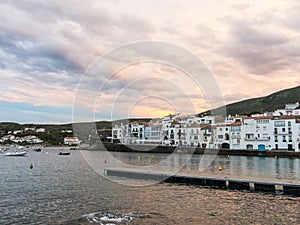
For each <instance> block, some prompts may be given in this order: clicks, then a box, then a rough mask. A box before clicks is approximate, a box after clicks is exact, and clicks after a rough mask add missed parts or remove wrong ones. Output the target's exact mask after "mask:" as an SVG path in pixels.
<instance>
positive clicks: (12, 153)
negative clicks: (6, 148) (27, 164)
mask: <svg viewBox="0 0 300 225" xmlns="http://www.w3.org/2000/svg"><path fill="white" fill-rule="evenodd" d="M26 154H27V152H6V153H4V156H25V155H26Z"/></svg>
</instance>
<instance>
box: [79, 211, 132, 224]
mask: <svg viewBox="0 0 300 225" xmlns="http://www.w3.org/2000/svg"><path fill="white" fill-rule="evenodd" d="M82 218H85V219H87V220H88V222H89V223H98V224H101V225H117V224H121V223H124V222H131V221H132V220H133V217H132V216H128V215H114V214H113V213H108V212H93V213H89V214H85V215H83V216H82Z"/></svg>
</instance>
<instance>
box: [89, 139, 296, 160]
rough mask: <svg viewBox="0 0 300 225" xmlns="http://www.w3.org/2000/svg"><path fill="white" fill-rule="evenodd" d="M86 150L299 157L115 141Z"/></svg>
mask: <svg viewBox="0 0 300 225" xmlns="http://www.w3.org/2000/svg"><path fill="white" fill-rule="evenodd" d="M85 149H86V150H99V151H110V152H140V153H142V152H143V153H167V154H171V153H189V154H191V153H193V154H213V155H215V154H218V155H234V156H264V157H280V158H300V152H294V151H274V150H272V151H269V150H266V151H258V150H242V149H240V150H230V149H203V148H198V147H195V148H193V147H182V146H180V147H175V146H160V145H159V146H151V145H130V144H128V145H123V144H116V143H103V144H101V145H99V144H98V145H94V146H90V147H86V148H85Z"/></svg>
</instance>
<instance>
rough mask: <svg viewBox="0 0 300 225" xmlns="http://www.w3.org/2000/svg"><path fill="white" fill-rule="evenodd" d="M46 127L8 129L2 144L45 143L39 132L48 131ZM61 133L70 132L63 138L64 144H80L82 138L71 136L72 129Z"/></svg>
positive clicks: (2, 138) (3, 136)
mask: <svg viewBox="0 0 300 225" xmlns="http://www.w3.org/2000/svg"><path fill="white" fill-rule="evenodd" d="M46 132H47V130H46V129H45V128H36V127H25V128H24V129H22V130H12V131H7V133H6V134H4V135H2V137H1V138H0V144H7V143H9V144H23V145H24V144H43V143H44V140H42V139H41V138H39V137H38V134H41V133H46ZM61 133H66V134H70V136H67V137H65V138H64V139H63V144H64V145H79V144H80V140H79V139H78V138H77V137H74V136H71V135H72V133H73V131H72V130H61Z"/></svg>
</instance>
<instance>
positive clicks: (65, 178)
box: [0, 149, 300, 225]
mask: <svg viewBox="0 0 300 225" xmlns="http://www.w3.org/2000/svg"><path fill="white" fill-rule="evenodd" d="M47 151H49V154H46V153H45V152H29V154H28V156H27V157H21V158H18V157H4V156H3V155H1V154H0V175H1V176H0V190H1V191H0V224H1V225H3V224H4V225H6V224H72V225H74V224H91V222H92V220H93V219H95V220H97V221H98V222H99V221H100V222H99V223H98V224H100V223H102V224H105V222H106V223H109V224H122V223H125V224H249V223H250V224H299V223H300V216H299V198H294V197H290V196H280V195H266V194H260V193H249V192H235V191H224V190H214V189H208V188H199V187H194V186H180V185H174V184H155V185H150V186H144V187H133V186H125V185H121V184H120V183H114V182H110V181H109V180H107V179H105V178H103V177H102V176H100V175H99V174H97V173H95V171H94V170H93V169H94V168H93V169H92V168H90V167H89V165H88V164H87V163H86V162H87V161H86V160H84V158H83V155H82V154H85V155H84V157H85V158H89V163H95V165H96V164H97V165H99V166H98V167H97V169H99V171H100V169H101V168H102V169H103V168H105V167H114V161H113V160H112V159H113V158H114V157H115V156H116V155H117V156H118V160H122V161H123V162H124V164H126V162H128V163H129V162H130V163H131V164H133V163H134V164H136V165H145V164H147V163H148V164H149V163H154V165H158V163H159V162H161V161H162V160H163V161H164V162H163V164H164V166H165V167H166V168H167V167H178V166H179V167H181V166H183V168H182V170H181V171H180V172H182V173H183V172H184V173H199V174H212V175H216V176H218V175H219V176H229V175H231V176H245V177H249V176H252V177H257V176H259V177H263V178H268V179H274V178H275V179H290V180H294V181H296V180H297V181H299V159H277V160H276V159H273V158H261V157H240V156H239V157H233V156H232V157H229V158H228V157H227V156H218V157H217V158H216V159H215V160H214V161H213V163H211V164H210V165H209V166H208V168H207V169H206V170H205V171H202V172H199V163H200V164H201V160H202V159H203V165H204V164H205V163H206V162H208V161H209V159H208V161H205V160H207V159H205V158H203V156H201V155H195V156H193V157H192V158H191V159H190V161H189V162H188V163H186V164H185V162H186V161H187V159H188V158H189V157H188V156H186V155H184V154H179V155H172V156H170V157H169V156H168V155H165V154H155V155H154V156H153V155H152V154H135V153H110V154H111V158H109V159H107V158H105V155H103V153H102V152H88V151H86V152H82V154H81V152H80V151H72V152H71V155H70V156H58V154H57V153H58V152H59V151H60V149H48V150H47ZM105 160H107V161H106V163H104V162H105ZM30 164H33V169H30V168H29V165H30ZM220 164H222V166H223V171H222V172H221V173H220V172H218V166H219V165H220ZM158 168H161V167H158ZM163 172H165V171H163ZM93 213H94V214H93ZM129 220H130V221H129ZM96 224H97V223H96Z"/></svg>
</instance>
